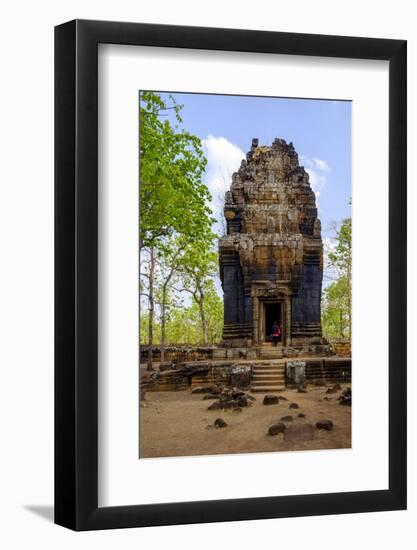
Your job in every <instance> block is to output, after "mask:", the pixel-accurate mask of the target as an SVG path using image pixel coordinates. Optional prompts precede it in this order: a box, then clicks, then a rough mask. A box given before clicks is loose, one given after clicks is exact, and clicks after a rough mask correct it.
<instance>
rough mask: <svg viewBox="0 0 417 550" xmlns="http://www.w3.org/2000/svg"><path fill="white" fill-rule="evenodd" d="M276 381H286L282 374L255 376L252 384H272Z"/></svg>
mask: <svg viewBox="0 0 417 550" xmlns="http://www.w3.org/2000/svg"><path fill="white" fill-rule="evenodd" d="M274 380H285V376H284V375H283V374H281V373H275V374H254V375H253V376H252V382H271V381H274Z"/></svg>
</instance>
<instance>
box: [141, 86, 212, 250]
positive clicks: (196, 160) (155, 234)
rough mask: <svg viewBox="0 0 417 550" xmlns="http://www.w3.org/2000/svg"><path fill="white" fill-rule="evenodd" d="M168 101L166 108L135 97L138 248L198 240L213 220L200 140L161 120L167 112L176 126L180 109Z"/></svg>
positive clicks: (152, 98)
mask: <svg viewBox="0 0 417 550" xmlns="http://www.w3.org/2000/svg"><path fill="white" fill-rule="evenodd" d="M171 101H172V105H171V106H168V105H167V104H166V102H165V100H163V99H162V98H161V96H159V95H158V94H156V93H154V92H142V93H141V96H140V111H139V112H140V115H139V128H140V132H139V136H140V141H139V148H140V193H139V197H140V235H139V236H140V246H141V247H142V246H145V247H151V246H158V245H159V244H160V242H161V238H163V237H166V236H168V235H172V234H173V233H178V234H181V235H192V236H194V237H197V238H198V237H203V236H204V235H205V234H206V232H207V231H209V230H210V229H211V225H212V221H213V220H212V218H211V213H212V212H211V210H210V208H209V207H208V204H209V201H210V200H211V196H210V193H209V191H208V189H207V187H206V186H205V185H204V183H203V182H202V175H203V173H204V170H205V167H206V163H207V160H206V158H205V156H204V154H203V148H202V144H201V140H200V139H199V138H198V137H197V136H194V135H192V134H190V133H189V132H186V131H185V130H184V129H179V127H178V125H176V126H173V125H172V124H171V122H170V121H169V119H168V118H163V117H164V116H167V111H168V110H170V109H173V110H174V113H175V118H176V121H177V122H178V123H181V122H182V119H181V116H180V112H181V109H182V106H181V105H178V104H177V103H176V102H175V100H174V99H173V98H172V97H171Z"/></svg>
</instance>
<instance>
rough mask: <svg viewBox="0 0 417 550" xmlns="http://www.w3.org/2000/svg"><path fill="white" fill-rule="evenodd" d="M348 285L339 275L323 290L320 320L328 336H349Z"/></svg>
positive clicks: (342, 337)
mask: <svg viewBox="0 0 417 550" xmlns="http://www.w3.org/2000/svg"><path fill="white" fill-rule="evenodd" d="M349 294H350V287H349V282H348V280H347V278H346V277H340V278H339V279H338V280H337V281H335V282H334V283H331V284H330V285H329V286H328V287H327V288H326V289H325V290H324V291H323V304H322V312H323V313H322V321H323V329H324V333H325V335H326V336H327V337H328V338H331V339H333V338H341V339H344V338H346V337H350V296H349Z"/></svg>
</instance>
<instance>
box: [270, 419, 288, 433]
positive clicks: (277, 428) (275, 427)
mask: <svg viewBox="0 0 417 550" xmlns="http://www.w3.org/2000/svg"><path fill="white" fill-rule="evenodd" d="M286 429H287V426H286V425H285V424H283V423H282V422H277V423H276V424H272V426H270V427H269V430H268V433H269V435H277V434H280V433H283V432H285V430H286Z"/></svg>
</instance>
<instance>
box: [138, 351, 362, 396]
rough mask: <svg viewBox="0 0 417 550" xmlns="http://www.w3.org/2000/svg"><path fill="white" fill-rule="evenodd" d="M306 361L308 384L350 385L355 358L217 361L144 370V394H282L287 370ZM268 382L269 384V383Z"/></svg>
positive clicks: (142, 380)
mask: <svg viewBox="0 0 417 550" xmlns="http://www.w3.org/2000/svg"><path fill="white" fill-rule="evenodd" d="M298 362H302V363H303V364H304V366H305V380H304V381H305V383H307V384H319V385H322V384H323V385H325V384H332V383H336V382H339V383H350V381H351V359H350V358H346V357H314V358H313V357H308V356H307V357H305V356H302V357H297V359H296V360H294V359H287V358H281V359H266V360H252V361H251V360H245V359H243V360H242V359H241V360H239V359H235V360H217V361H196V362H188V363H182V364H180V365H178V366H177V368H176V369H173V370H166V371H162V372H160V373H154V374H151V375H150V374H149V373H148V372H146V369H142V376H141V393H142V395H143V393H144V392H148V391H178V390H186V389H189V390H192V389H194V388H195V387H197V386H200V387H209V386H213V385H214V384H220V385H225V386H233V387H242V388H245V389H249V388H251V389H252V391H265V392H270V391H280V390H281V389H284V388H285V387H286V386H287V385H289V384H288V382H290V381H289V380H287V376H286V371H287V366H288V365H289V364H290V365H292V364H294V363H298ZM264 381H267V382H268V383H267V384H265V383H264Z"/></svg>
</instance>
